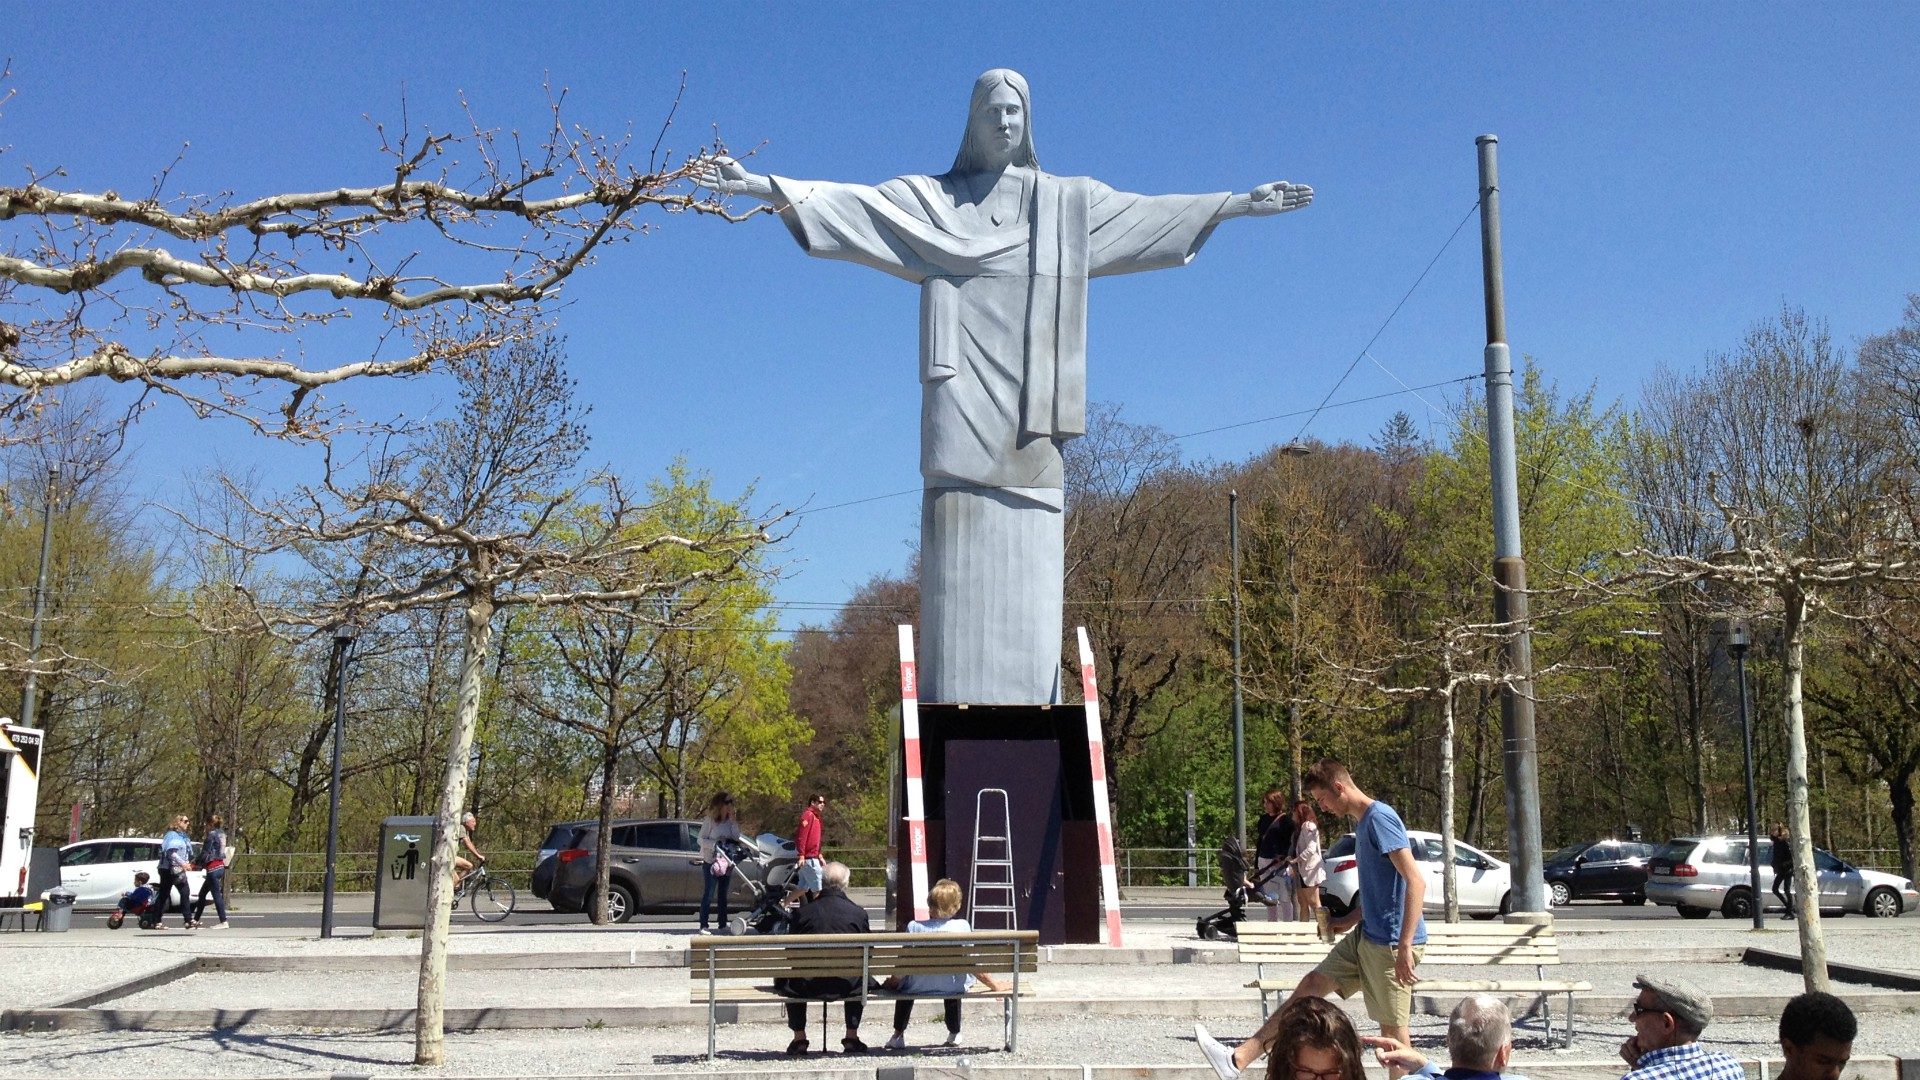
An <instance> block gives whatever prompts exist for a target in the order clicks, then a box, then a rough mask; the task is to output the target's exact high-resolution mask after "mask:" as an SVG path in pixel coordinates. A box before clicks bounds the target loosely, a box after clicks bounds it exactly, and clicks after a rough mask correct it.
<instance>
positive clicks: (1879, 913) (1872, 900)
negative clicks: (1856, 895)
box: [1863, 885, 1900, 919]
mask: <svg viewBox="0 0 1920 1080" xmlns="http://www.w3.org/2000/svg"><path fill="white" fill-rule="evenodd" d="M1863 910H1865V911H1866V913H1867V915H1868V916H1869V917H1871V918H1875V919H1891V918H1893V917H1894V916H1895V915H1898V914H1900V894H1898V893H1896V892H1894V891H1893V890H1892V889H1889V888H1887V887H1886V886H1884V885H1883V886H1881V887H1880V888H1878V889H1875V890H1873V891H1872V892H1870V893H1868V894H1867V903H1866V907H1865V908H1864V909H1863Z"/></svg>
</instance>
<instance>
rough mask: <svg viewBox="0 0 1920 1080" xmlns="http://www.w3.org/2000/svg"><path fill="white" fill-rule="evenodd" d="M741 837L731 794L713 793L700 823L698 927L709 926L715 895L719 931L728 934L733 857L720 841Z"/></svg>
mask: <svg viewBox="0 0 1920 1080" xmlns="http://www.w3.org/2000/svg"><path fill="white" fill-rule="evenodd" d="M738 839H740V823H739V822H737V821H735V820H733V796H732V795H729V794H727V793H726V792H724V791H721V792H716V793H715V794H714V796H713V798H712V799H710V800H708V802H707V817H706V820H705V821H702V822H701V823H700V865H701V866H702V867H703V868H704V869H705V871H706V872H705V873H703V874H701V875H700V929H702V930H706V929H708V927H709V924H708V922H707V914H708V912H709V911H710V910H711V908H712V907H713V901H714V898H715V897H719V899H720V912H719V914H720V921H719V923H718V924H717V925H718V927H719V931H720V933H722V934H724V933H727V903H728V901H729V900H730V899H731V897H730V896H729V893H730V892H731V890H732V887H733V860H732V859H729V858H727V853H726V852H725V851H722V850H721V849H720V844H719V842H720V841H722V840H738Z"/></svg>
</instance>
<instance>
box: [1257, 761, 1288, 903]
mask: <svg viewBox="0 0 1920 1080" xmlns="http://www.w3.org/2000/svg"><path fill="white" fill-rule="evenodd" d="M1260 810H1261V813H1260V820H1259V821H1257V822H1255V823H1254V826H1253V832H1254V837H1255V839H1254V845H1253V854H1254V867H1255V868H1256V869H1255V873H1254V877H1255V879H1256V880H1258V879H1259V878H1260V876H1261V875H1262V874H1266V873H1268V872H1269V871H1270V870H1271V871H1272V874H1273V876H1272V877H1271V878H1268V879H1267V880H1265V881H1264V882H1262V883H1261V885H1260V897H1261V899H1262V900H1264V901H1266V905H1267V921H1268V922H1292V921H1293V885H1292V883H1291V879H1290V877H1289V875H1288V872H1287V863H1288V861H1289V860H1290V859H1291V858H1292V856H1293V829H1294V824H1293V815H1292V814H1289V813H1287V793H1286V792H1284V791H1281V790H1280V789H1279V788H1273V789H1272V790H1270V791H1268V792H1267V794H1266V795H1265V796H1264V797H1263V798H1261V800H1260ZM1275 867H1278V869H1274V868H1275Z"/></svg>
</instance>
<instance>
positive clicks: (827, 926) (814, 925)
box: [774, 862, 873, 1056]
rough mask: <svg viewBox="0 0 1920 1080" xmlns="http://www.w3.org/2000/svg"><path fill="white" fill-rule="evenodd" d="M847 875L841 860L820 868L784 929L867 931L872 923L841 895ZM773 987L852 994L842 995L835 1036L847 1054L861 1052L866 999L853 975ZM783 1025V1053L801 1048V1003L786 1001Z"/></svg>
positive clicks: (794, 992) (798, 993) (813, 994)
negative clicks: (842, 1025) (816, 883)
mask: <svg viewBox="0 0 1920 1080" xmlns="http://www.w3.org/2000/svg"><path fill="white" fill-rule="evenodd" d="M851 876H852V875H851V873H850V872H849V871H848V870H847V864H846V863H842V862H830V863H828V864H827V865H826V867H825V868H823V869H822V870H821V872H820V895H819V896H818V897H816V898H815V899H812V900H809V901H807V902H806V903H804V904H801V905H800V906H799V907H798V908H796V909H794V912H793V918H792V920H791V921H790V922H789V924H788V929H789V931H790V932H792V933H795V934H866V933H871V932H872V930H873V928H872V927H871V926H870V925H868V922H867V912H866V909H865V908H863V907H861V906H860V905H859V904H856V903H854V902H853V901H852V900H850V899H848V897H847V881H848V879H849V878H850V877H851ZM774 988H775V989H777V990H779V991H780V992H781V993H782V994H785V995H787V996H789V997H796V998H828V999H831V998H837V997H846V996H847V995H849V994H853V995H856V996H854V997H851V998H848V999H847V1001H846V1002H845V1003H844V1006H843V1007H844V1008H845V1009H846V1013H847V1034H846V1037H845V1038H843V1039H841V1040H840V1049H841V1050H843V1051H844V1052H846V1053H849V1054H864V1053H866V1052H867V1044H866V1043H863V1042H861V1041H860V1016H861V1013H862V1012H864V1011H865V1006H866V1003H865V1002H863V1001H861V1000H860V998H859V997H858V996H857V995H858V994H859V993H860V981H859V980H858V979H847V978H842V977H840V976H821V977H818V978H811V979H778V980H775V986H774ZM787 1027H788V1028H790V1029H792V1031H793V1041H792V1042H790V1043H788V1044H787V1053H789V1054H793V1055H796V1056H797V1055H800V1054H804V1053H806V1052H807V1003H806V1002H804V1001H789V1002H787Z"/></svg>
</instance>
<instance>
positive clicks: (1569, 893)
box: [1547, 881, 1573, 907]
mask: <svg viewBox="0 0 1920 1080" xmlns="http://www.w3.org/2000/svg"><path fill="white" fill-rule="evenodd" d="M1547 891H1548V892H1550V893H1552V894H1553V897H1552V902H1553V906H1554V907H1566V906H1567V905H1568V904H1571V903H1573V890H1572V889H1569V888H1567V883H1566V882H1564V881H1555V882H1551V883H1549V884H1548V885H1547Z"/></svg>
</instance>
